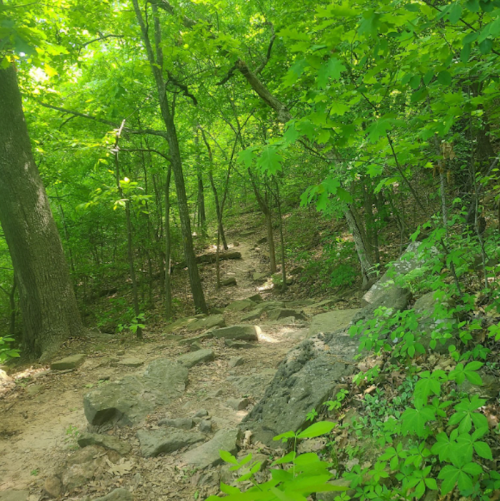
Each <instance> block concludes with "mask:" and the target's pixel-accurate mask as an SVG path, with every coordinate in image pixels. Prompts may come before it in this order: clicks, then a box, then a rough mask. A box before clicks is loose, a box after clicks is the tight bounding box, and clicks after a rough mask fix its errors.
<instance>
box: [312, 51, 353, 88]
mask: <svg viewBox="0 0 500 501" xmlns="http://www.w3.org/2000/svg"><path fill="white" fill-rule="evenodd" d="M345 70H346V67H345V66H344V65H343V64H342V62H341V61H339V60H338V59H337V58H335V57H332V58H330V59H329V60H328V61H327V62H326V63H324V64H323V65H322V66H321V68H320V69H319V71H318V79H317V84H318V88H319V89H324V88H325V87H326V86H327V84H328V81H329V79H330V78H332V79H333V80H338V79H339V78H340V75H341V73H342V72H343V71H345Z"/></svg>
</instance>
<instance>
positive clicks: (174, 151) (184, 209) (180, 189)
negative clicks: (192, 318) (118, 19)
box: [133, 0, 208, 313]
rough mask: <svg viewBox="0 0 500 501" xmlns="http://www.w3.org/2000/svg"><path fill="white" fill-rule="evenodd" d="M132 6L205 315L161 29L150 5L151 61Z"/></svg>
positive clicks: (194, 287) (197, 301) (199, 307)
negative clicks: (164, 72) (152, 81)
mask: <svg viewBox="0 0 500 501" xmlns="http://www.w3.org/2000/svg"><path fill="white" fill-rule="evenodd" d="M133 4H134V10H135V14H136V17H137V21H138V23H139V26H140V28H141V33H142V39H143V42H144V45H145V46H146V51H147V56H148V60H149V64H150V66H151V71H152V73H153V75H154V78H155V82H156V87H157V92H158V99H159V103H160V110H161V115H162V118H163V121H164V123H165V127H166V130H167V141H168V145H169V153H170V160H171V166H172V171H173V173H174V181H175V187H176V191H177V201H178V205H179V218H180V221H181V231H182V240H183V244H184V254H185V257H186V263H187V267H188V273H189V282H190V285H191V292H192V294H193V302H194V306H195V309H196V311H199V312H201V313H208V309H207V305H206V303H205V296H204V294H203V288H202V286H201V280H200V275H199V271H198V266H197V264H196V256H195V254H194V248H193V235H192V233H191V222H190V220H189V209H188V204H187V197H186V187H185V184H184V174H183V172H182V160H181V152H180V148H179V142H178V138H177V130H176V127H175V123H174V117H173V109H172V110H171V109H170V105H169V103H168V101H167V95H166V88H165V81H164V79H163V75H162V68H163V52H162V48H161V28H160V23H159V19H158V11H157V8H156V6H155V5H153V15H154V28H155V30H154V31H155V48H156V57H155V54H154V52H153V48H152V46H151V42H150V40H149V35H148V30H147V28H146V25H145V23H144V19H143V17H142V13H141V10H140V8H139V2H138V0H133Z"/></svg>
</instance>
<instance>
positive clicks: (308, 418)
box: [306, 409, 319, 421]
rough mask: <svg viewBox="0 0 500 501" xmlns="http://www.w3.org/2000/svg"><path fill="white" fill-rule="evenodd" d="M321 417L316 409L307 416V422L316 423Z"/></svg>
mask: <svg viewBox="0 0 500 501" xmlns="http://www.w3.org/2000/svg"><path fill="white" fill-rule="evenodd" d="M318 416H319V414H318V412H317V411H316V409H312V410H311V411H310V412H308V413H307V414H306V419H307V421H314V420H315V419H316V418H317V417H318Z"/></svg>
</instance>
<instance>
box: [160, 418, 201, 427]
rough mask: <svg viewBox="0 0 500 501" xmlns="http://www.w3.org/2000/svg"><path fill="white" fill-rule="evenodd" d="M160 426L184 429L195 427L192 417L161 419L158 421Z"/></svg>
mask: <svg viewBox="0 0 500 501" xmlns="http://www.w3.org/2000/svg"><path fill="white" fill-rule="evenodd" d="M158 424H159V425H160V426H170V427H171V428H181V429H183V430H190V429H191V428H193V427H194V422H193V420H192V419H191V418H177V419H168V418H165V419H161V420H160V421H158Z"/></svg>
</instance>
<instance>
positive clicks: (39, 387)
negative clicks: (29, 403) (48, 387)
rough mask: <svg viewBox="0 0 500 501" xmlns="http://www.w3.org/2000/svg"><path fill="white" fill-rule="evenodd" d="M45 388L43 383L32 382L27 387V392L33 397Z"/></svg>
mask: <svg viewBox="0 0 500 501" xmlns="http://www.w3.org/2000/svg"><path fill="white" fill-rule="evenodd" d="M42 390H43V386H42V385H41V384H32V385H31V386H28V387H27V388H26V393H27V394H28V395H29V396H31V397H33V396H35V395H38V394H39V393H40V392H41V391H42Z"/></svg>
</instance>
